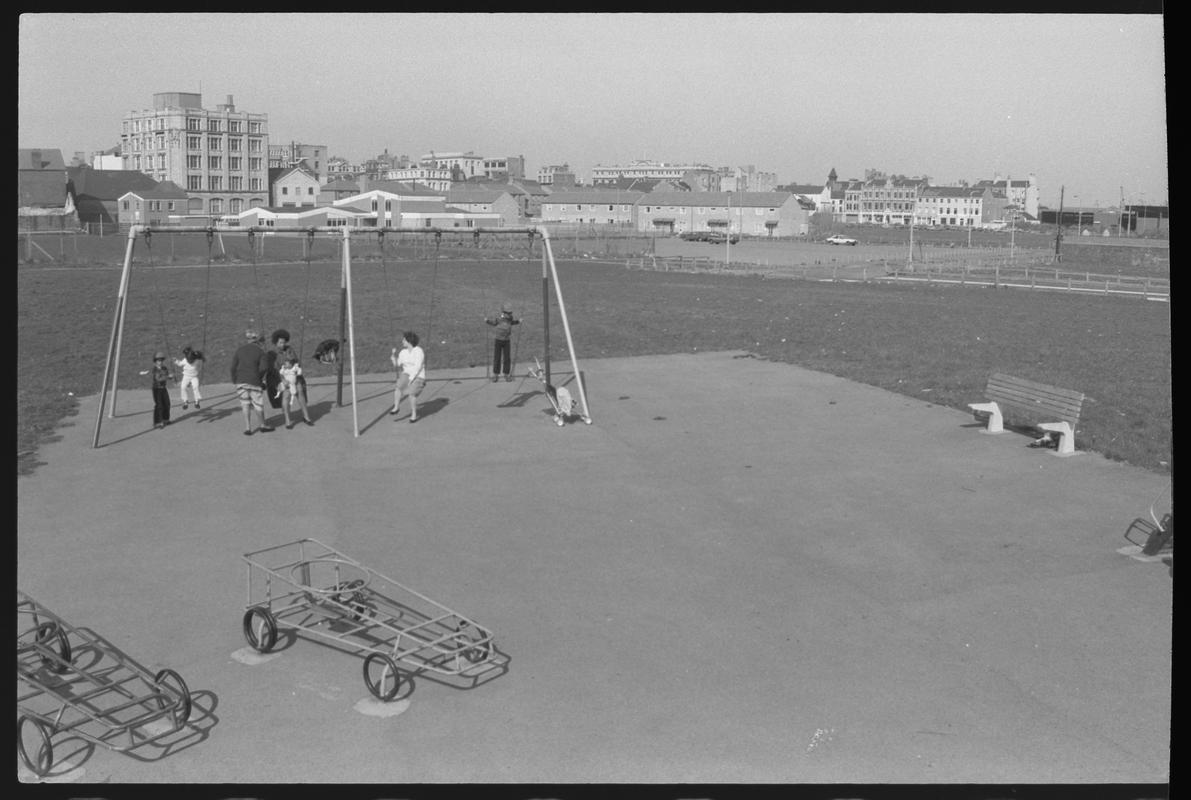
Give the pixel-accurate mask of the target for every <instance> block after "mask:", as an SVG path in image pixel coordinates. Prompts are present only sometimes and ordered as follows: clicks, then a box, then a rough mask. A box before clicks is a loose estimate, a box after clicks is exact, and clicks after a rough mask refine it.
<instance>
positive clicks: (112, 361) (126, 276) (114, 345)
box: [91, 225, 141, 449]
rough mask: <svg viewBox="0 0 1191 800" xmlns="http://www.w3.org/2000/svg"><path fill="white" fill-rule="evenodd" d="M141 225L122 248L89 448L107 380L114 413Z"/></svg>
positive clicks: (95, 443)
mask: <svg viewBox="0 0 1191 800" xmlns="http://www.w3.org/2000/svg"><path fill="white" fill-rule="evenodd" d="M140 228H141V226H139V225H133V226H132V227H131V228H129V229H128V246H127V247H126V248H125V250H124V268H123V269H122V270H121V271H120V288H119V290H118V291H117V292H116V310H115V312H114V313H113V315H112V333H111V336H110V337H109V339H108V355H107V359H106V361H105V363H104V366H103V385H102V386H101V388H100V390H99V411H98V413H97V414H96V415H95V437H94V438H93V439H92V440H91V448H92V449H95V448H97V447H99V429H100V425H101V423H102V422H103V406H104V402H105V401H106V400H107V393H108V382H109V380H110V381H111V386H112V403H111V408H110V410H109V411H108V414H109V416H115V415H116V376H117V375H119V374H120V343H121V341H122V340H123V336H124V309H125V308H126V307H127V303H128V284H129V280H130V278H131V277H132V249H133V245H134V244H135V243H136V237H137V234H138V233H139V232H140Z"/></svg>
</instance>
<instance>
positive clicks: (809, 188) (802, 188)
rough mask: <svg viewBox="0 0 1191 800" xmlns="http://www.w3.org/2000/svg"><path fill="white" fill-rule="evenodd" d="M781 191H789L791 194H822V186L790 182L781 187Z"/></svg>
mask: <svg viewBox="0 0 1191 800" xmlns="http://www.w3.org/2000/svg"><path fill="white" fill-rule="evenodd" d="M781 190H782V191H783V192H790V193H791V194H822V193H823V187H822V186H816V185H815V184H813V183H791V184H789V185H787V186H783V187H782V188H781Z"/></svg>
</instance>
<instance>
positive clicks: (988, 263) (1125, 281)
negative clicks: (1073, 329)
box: [623, 255, 1170, 300]
mask: <svg viewBox="0 0 1191 800" xmlns="http://www.w3.org/2000/svg"><path fill="white" fill-rule="evenodd" d="M623 263H624V266H625V268H626V269H638V270H657V271H661V272H696V273H698V272H705V273H718V274H734V275H759V276H761V277H763V278H778V279H780V278H786V279H799V280H815V281H824V280H826V281H847V282H857V281H860V282H868V281H883V282H892V281H905V282H920V283H948V284H959V285H971V286H992V287H996V288H1001V287H1006V288H1010V287H1012V288H1025V289H1044V290H1062V291H1069V292H1082V293H1089V292H1091V293H1098V294H1117V295H1138V296H1141V297H1145V298H1148V299H1155V300H1161V299H1169V298H1170V280H1169V279H1168V278H1155V277H1150V276H1143V275H1138V276H1133V275H1121V274H1116V275H1105V274H1097V273H1093V272H1087V271H1071V270H1063V269H1062V268H1060V267H1057V266H1055V265H1053V264H1049V263H1047V259H1045V258H1041V257H1035V258H1023V259H1017V258H1012V257H1008V256H1003V257H994V258H985V259H982V260H981V259H972V258H963V259H954V260H938V261H931V262H927V263H917V262H916V263H913V264H910V263H908V262H902V261H896V260H889V259H882V260H879V261H866V262H852V263H848V262H831V263H812V264H763V263H762V264H759V263H750V262H732V263H726V262H724V261H722V260H719V259H715V258H710V257H707V256H695V257H691V256H668V257H656V256H652V255H640V256H635V257H631V258H626V259H624V261H623Z"/></svg>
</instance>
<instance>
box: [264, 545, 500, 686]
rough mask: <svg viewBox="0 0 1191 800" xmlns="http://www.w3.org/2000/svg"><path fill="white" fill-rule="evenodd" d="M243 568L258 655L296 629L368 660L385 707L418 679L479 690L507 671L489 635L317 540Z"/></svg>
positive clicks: (269, 551) (368, 673)
mask: <svg viewBox="0 0 1191 800" xmlns="http://www.w3.org/2000/svg"><path fill="white" fill-rule="evenodd" d="M244 561H245V562H246V563H247V565H248V603H247V606H246V610H245V612H244V619H243V628H244V638H245V639H247V640H248V643H249V644H250V645H251V646H252V647H253V648H255V649H256V650H257V651H259V652H262V653H267V652H269V651H270V650H272V649H273V648H274V646H276V644H277V635H278V631H279V630H283V629H289V630H292V631H295V632H298V633H304V634H308V635H310V636H313V637H315V638H316V639H322V640H324V641H329V642H332V643H334V644H336V645H339V646H342V647H344V648H346V649H348V650H351V651H356V652H358V653H362V654H363V655H364V684H365V685H366V686H367V687H368V691H369V692H371V693H372V695H373V696H375V697H376V698H377V699H379V700H382V701H389V700H393V699H395V698H396V697H397V696H398V694H399V692H400V690H401V688H402V684H403V682H404V681H405V680H407V679H408V677H410V676H412V675H415V674H429V675H437V676H439V677H442V678H447V679H462V680H464V681H470V682H472V684H473V685H474V684H476V683H479V682H480V680H482V679H484V678H485V677H493V676H494V674H498V673H499V672H503V671H504V659H502V658H501V657H499V656H498V654H497V652H496V648H495V646H494V644H493V640H492V634H491V633H489V632H488V631H487V630H486V629H484V628H483V627H481V626H480V625H477V624H476V623H475V622H474V621H472V620H471V619H468V618H467V617H464V616H463V615H461V614H459V613H457V612H455V611H452V610H451V609H449V608H447V607H446V606H444V605H442V604H440V603H437V602H435V601H434V600H431V599H430V598H429V597H426V595H424V594H422V593H420V592H417V591H414V590H413V589H411V588H409V587H407V586H404V585H402V584H400V583H398V582H397V581H395V580H393V579H392V578H387V577H385V576H384V575H382V574H380V573H379V572H377V571H376V570H374V569H372V568H370V567H368V566H365V565H364V564H361V563H360V562H359V561H356V560H355V559H353V558H351V557H350V556H347V555H345V554H344V553H341V552H339V551H338V550H336V549H335V548H333V547H330V546H328V545H325V544H323V543H322V542H319V541H318V540H316V539H298V540H297V541H293V542H288V543H286V544H282V545H277V546H275V547H269V548H266V549H264V550H257V551H255V552H252V553H245V554H244ZM401 668H404V670H405V672H406V673H408V675H404V676H403V674H402V671H401Z"/></svg>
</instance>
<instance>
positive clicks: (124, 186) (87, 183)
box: [66, 167, 157, 200]
mask: <svg viewBox="0 0 1191 800" xmlns="http://www.w3.org/2000/svg"><path fill="white" fill-rule="evenodd" d="M66 173H67V174H68V175H69V176H70V179H71V180H72V181H74V192H75V196H76V197H81V196H83V195H87V196H88V197H94V198H96V199H97V200H118V199H119V198H121V197H123V196H124V195H125V194H127V193H128V192H138V193H139V192H147V191H149V190H150V189H152V188H153V187H154V186H156V185H157V181H155V180H153V179H152V178H150V177H149V176H148V175H146V174H145V173H143V172H140V171H139V170H132V169H91V168H90V167H67V168H66Z"/></svg>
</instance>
